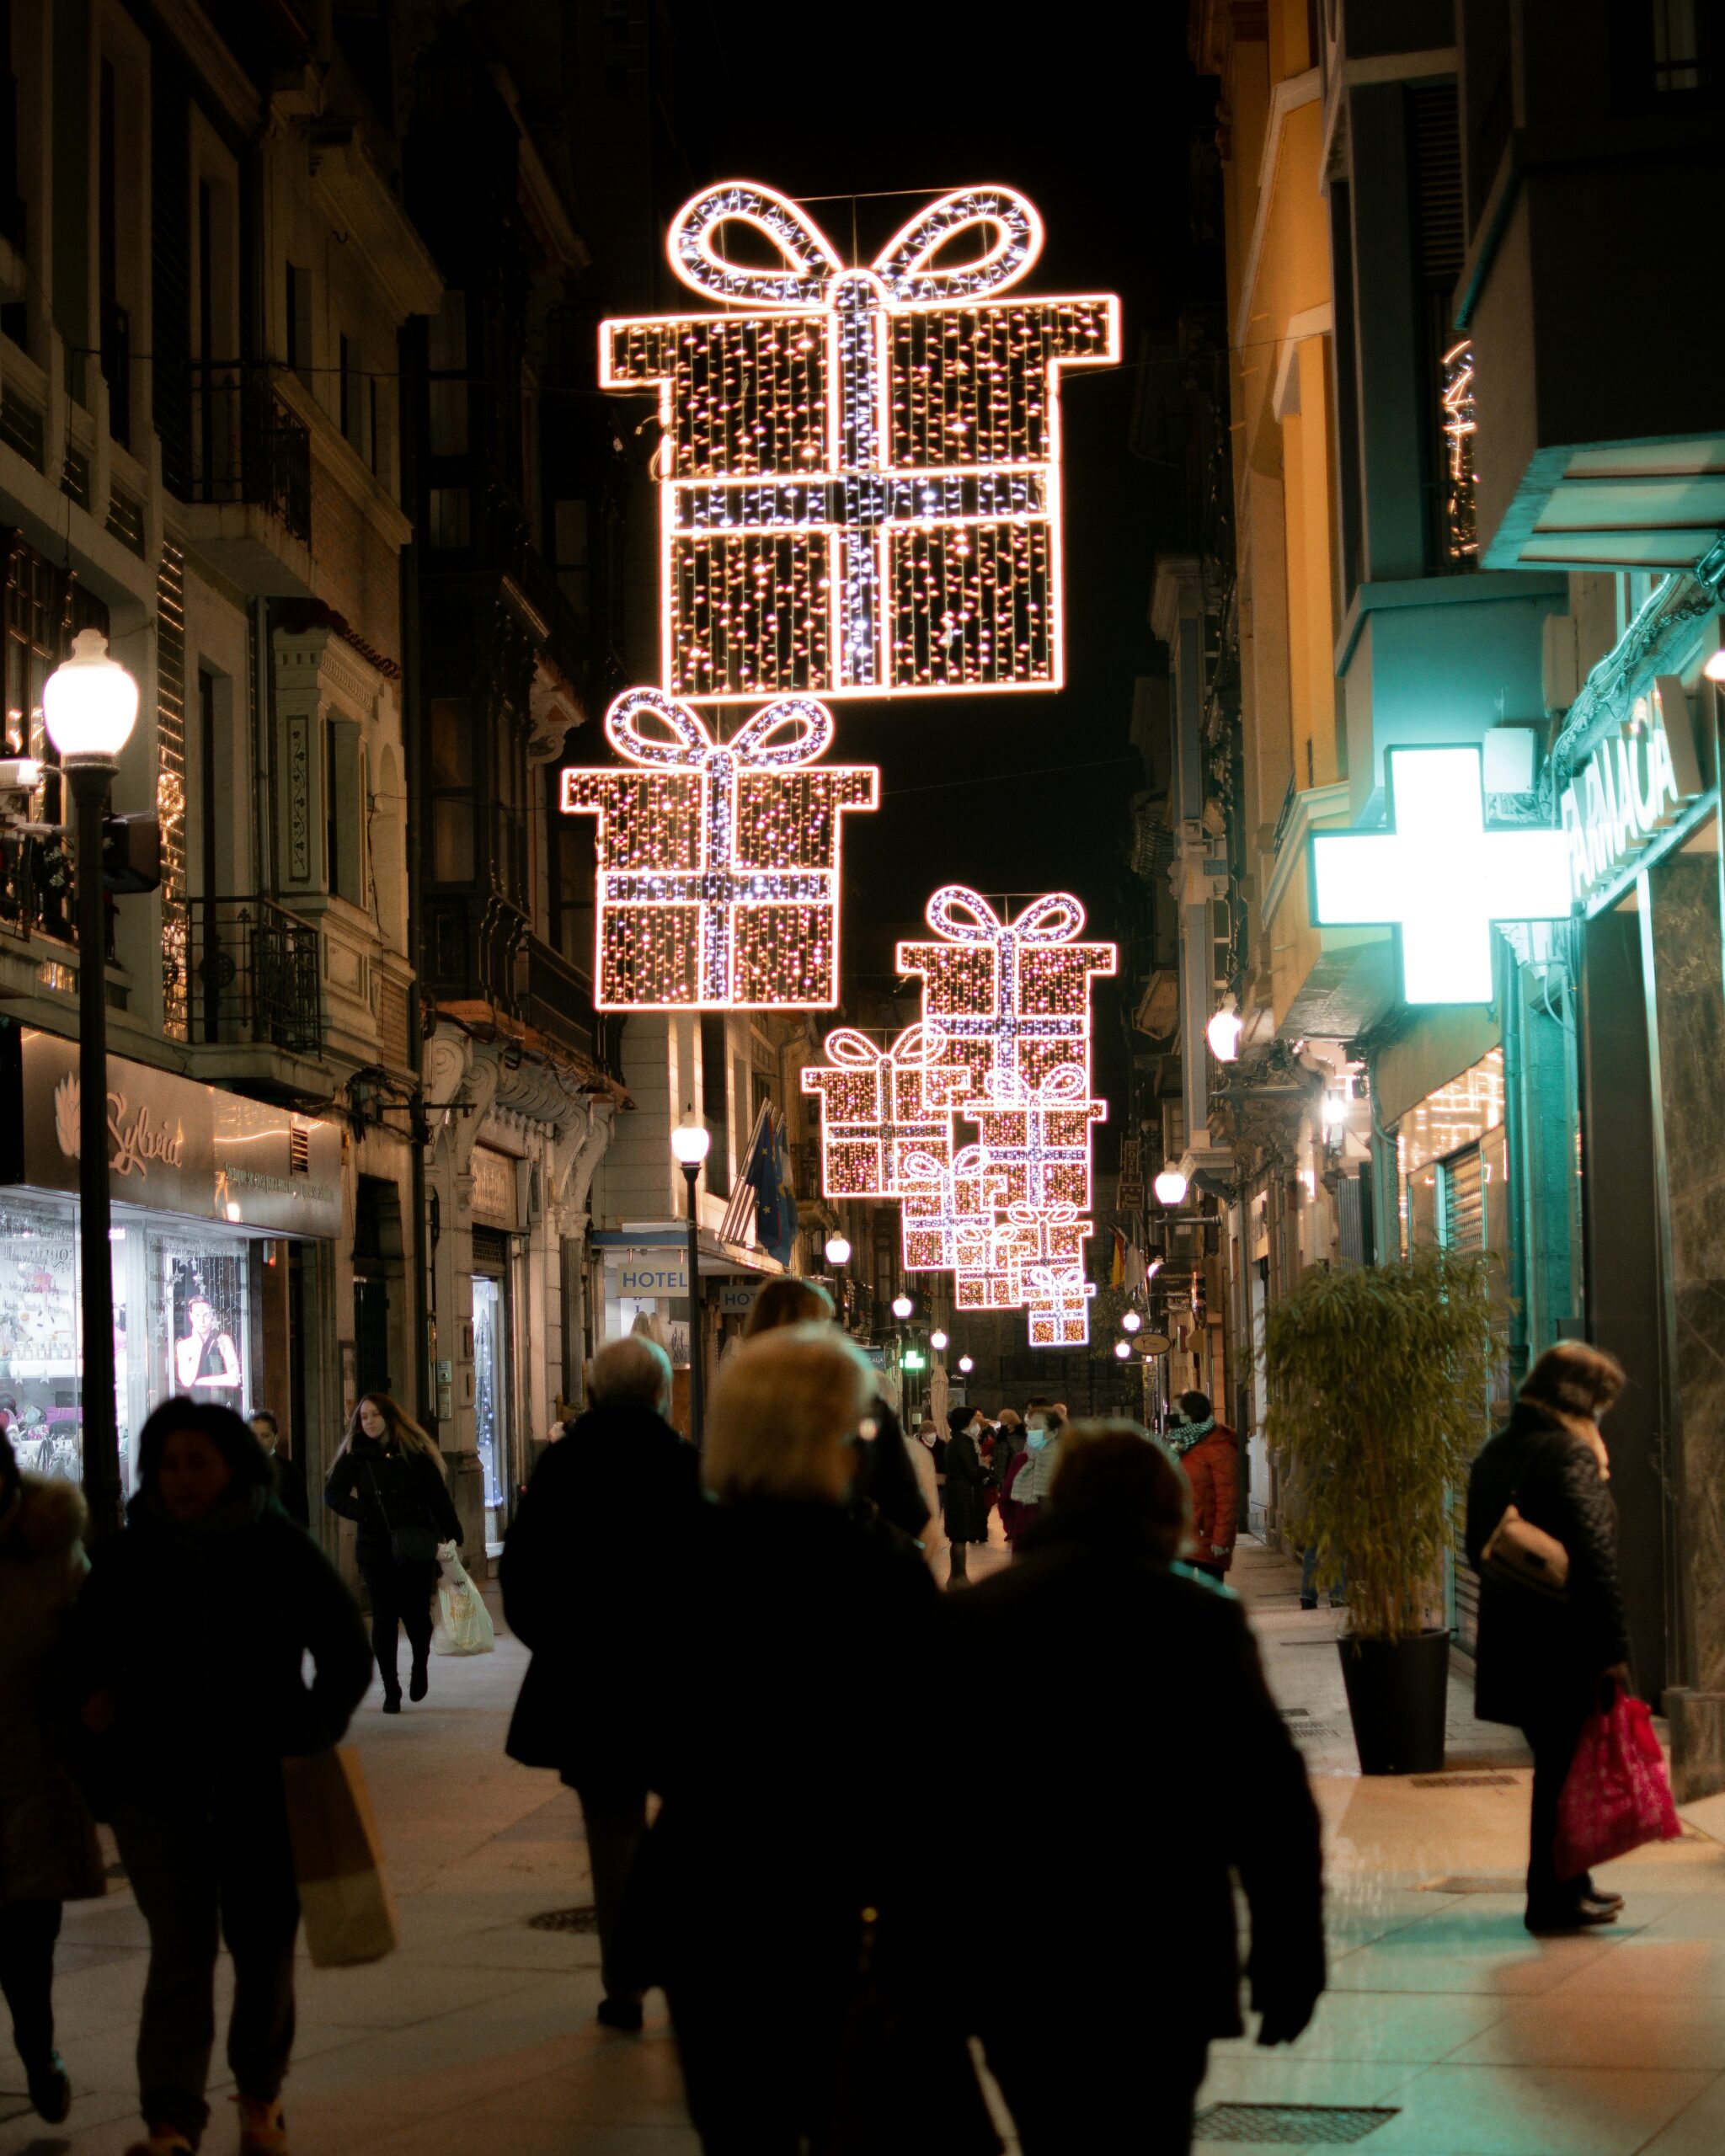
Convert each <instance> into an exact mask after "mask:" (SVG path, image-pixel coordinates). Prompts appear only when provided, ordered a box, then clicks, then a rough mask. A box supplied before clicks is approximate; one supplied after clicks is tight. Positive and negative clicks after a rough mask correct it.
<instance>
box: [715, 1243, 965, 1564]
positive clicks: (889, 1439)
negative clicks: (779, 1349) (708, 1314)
mask: <svg viewBox="0 0 1725 2156" xmlns="http://www.w3.org/2000/svg"><path fill="white" fill-rule="evenodd" d="M832 1315H833V1305H832V1298H831V1296H830V1295H829V1294H827V1292H826V1290H825V1288H823V1287H821V1286H820V1283H818V1282H816V1281H814V1280H798V1279H792V1278H783V1279H779V1280H769V1281H768V1282H767V1283H766V1286H765V1287H764V1288H762V1289H761V1292H760V1294H758V1295H756V1298H755V1302H754V1306H753V1307H752V1309H751V1310H750V1312H749V1316H748V1321H747V1322H746V1323H745V1326H744V1327H743V1337H744V1338H745V1340H756V1339H759V1337H761V1334H762V1333H763V1332H776V1331H778V1330H779V1329H780V1328H781V1327H782V1326H788V1325H809V1324H818V1323H820V1322H821V1321H823V1320H825V1321H830V1320H831V1318H832ZM858 1444H859V1450H858V1452H857V1472H856V1476H855V1479H854V1481H852V1492H851V1502H852V1507H853V1508H854V1509H855V1510H856V1512H857V1516H858V1518H859V1520H860V1521H861V1523H862V1524H863V1525H865V1526H867V1525H868V1524H870V1523H871V1522H872V1521H873V1520H875V1519H881V1520H884V1521H885V1522H886V1523H887V1525H888V1526H889V1528H891V1529H895V1530H896V1532H897V1533H899V1534H905V1535H909V1536H910V1538H911V1540H912V1541H918V1540H921V1537H922V1536H923V1535H924V1534H925V1533H926V1532H927V1527H928V1523H929V1520H930V1519H931V1518H932V1517H933V1513H934V1510H935V1509H936V1508H932V1507H931V1506H930V1505H929V1503H928V1502H927V1498H926V1497H924V1495H923V1493H922V1488H921V1483H920V1482H919V1481H918V1479H917V1475H916V1466H915V1465H914V1463H913V1462H912V1460H911V1455H910V1447H909V1444H908V1442H907V1440H906V1438H905V1431H904V1425H903V1424H902V1423H901V1422H900V1420H899V1417H898V1412H897V1410H896V1409H895V1407H894V1406H893V1404H892V1402H891V1401H889V1399H888V1398H887V1397H886V1396H885V1395H884V1393H883V1392H881V1391H880V1390H879V1388H878V1387H877V1389H876V1391H875V1395H874V1398H873V1401H872V1403H871V1404H870V1407H869V1412H868V1414H867V1415H866V1416H865V1417H864V1418H863V1425H862V1428H861V1429H860V1431H859V1432H858Z"/></svg>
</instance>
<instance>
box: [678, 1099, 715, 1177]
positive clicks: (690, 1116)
mask: <svg viewBox="0 0 1725 2156" xmlns="http://www.w3.org/2000/svg"><path fill="white" fill-rule="evenodd" d="M712 1143H713V1134H712V1133H711V1132H710V1131H709V1130H708V1128H707V1126H706V1124H705V1123H697V1122H696V1120H695V1113H694V1110H693V1109H692V1108H691V1109H690V1110H688V1111H687V1112H686V1113H685V1115H684V1117H683V1119H682V1121H681V1123H679V1124H678V1125H677V1127H676V1129H675V1130H674V1131H672V1133H671V1134H670V1150H671V1151H672V1152H673V1153H675V1154H676V1156H677V1160H678V1161H679V1162H680V1163H681V1166H684V1167H686V1168H698V1167H699V1166H700V1165H701V1163H702V1161H704V1160H705V1159H706V1158H707V1149H708V1146H709V1145H712Z"/></svg>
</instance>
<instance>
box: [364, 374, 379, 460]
mask: <svg viewBox="0 0 1725 2156" xmlns="http://www.w3.org/2000/svg"><path fill="white" fill-rule="evenodd" d="M366 407H367V409H366V444H367V447H368V453H367V456H366V462H368V463H369V464H370V466H371V476H372V478H377V479H381V478H382V477H383V451H382V428H381V427H380V426H379V425H378V424H377V415H378V403H377V376H376V375H375V374H374V375H373V376H371V380H370V381H369V382H367V383H366Z"/></svg>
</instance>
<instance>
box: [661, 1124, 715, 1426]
mask: <svg viewBox="0 0 1725 2156" xmlns="http://www.w3.org/2000/svg"><path fill="white" fill-rule="evenodd" d="M712 1143H713V1139H712V1136H711V1134H710V1133H709V1132H708V1129H707V1126H706V1124H705V1123H697V1122H696V1120H695V1111H694V1108H693V1107H687V1108H686V1109H685V1110H684V1111H683V1119H682V1121H681V1123H679V1124H678V1125H677V1127H676V1129H675V1130H674V1131H672V1133H671V1134H670V1150H671V1151H672V1152H673V1153H674V1154H675V1155H676V1160H677V1165H678V1166H679V1167H680V1168H681V1170H682V1171H683V1181H684V1182H686V1184H687V1185H688V1187H689V1442H690V1443H691V1444H695V1445H698V1444H700V1442H701V1439H702V1430H703V1425H704V1424H705V1422H706V1420H707V1379H706V1373H705V1371H704V1370H703V1369H702V1360H701V1224H700V1221H699V1219H697V1215H696V1209H695V1185H696V1182H697V1180H698V1178H699V1177H700V1173H701V1163H702V1161H704V1160H705V1159H706V1158H707V1149H708V1146H709V1145H711V1144H712Z"/></svg>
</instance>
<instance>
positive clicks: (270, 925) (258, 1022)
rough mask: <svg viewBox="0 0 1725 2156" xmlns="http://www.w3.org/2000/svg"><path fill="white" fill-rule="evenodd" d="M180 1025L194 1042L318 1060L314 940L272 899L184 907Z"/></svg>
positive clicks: (308, 928) (194, 902) (309, 929)
mask: <svg viewBox="0 0 1725 2156" xmlns="http://www.w3.org/2000/svg"><path fill="white" fill-rule="evenodd" d="M186 921H187V930H188V933H187V937H186V972H187V985H186V1024H187V1031H188V1032H189V1033H190V1037H191V1038H192V1039H193V1040H194V1041H203V1042H221V1043H226V1044H228V1045H244V1046H259V1047H270V1048H279V1049H284V1050H285V1051H286V1052H287V1053H288V1054H294V1055H317V1054H319V1053H320V1052H321V1051H322V1049H323V1011H322V1005H321V1002H320V999H319V982H318V973H319V964H318V931H317V929H316V928H315V927H314V926H312V923H311V922H310V921H302V920H301V919H300V917H299V915H297V914H292V913H289V912H288V911H287V910H286V907H284V906H279V905H276V904H275V901H274V900H273V899H264V898H256V897H254V898H238V899H213V898H212V899H188V900H187V902H186Z"/></svg>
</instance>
